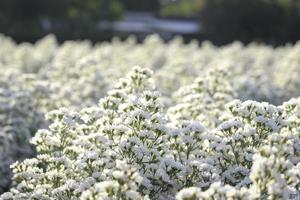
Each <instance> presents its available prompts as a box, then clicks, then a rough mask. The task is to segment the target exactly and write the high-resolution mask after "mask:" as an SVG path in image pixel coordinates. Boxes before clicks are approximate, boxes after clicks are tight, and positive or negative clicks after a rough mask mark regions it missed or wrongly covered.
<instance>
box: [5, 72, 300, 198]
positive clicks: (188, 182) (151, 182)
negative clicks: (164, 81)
mask: <svg viewBox="0 0 300 200" xmlns="http://www.w3.org/2000/svg"><path fill="white" fill-rule="evenodd" d="M152 74H153V73H152V71H150V70H148V69H143V68H140V67H134V68H133V69H132V71H131V72H130V73H129V74H128V75H127V76H126V78H124V79H120V80H119V82H118V83H117V84H116V85H115V86H114V87H113V89H111V90H110V91H109V92H108V93H107V95H106V96H105V97H103V98H102V99H100V101H99V105H98V106H92V107H87V108H84V109H82V110H81V111H72V110H70V109H66V108H60V109H58V110H54V111H51V112H49V113H48V114H47V118H48V120H49V121H50V125H49V128H48V129H40V130H39V131H38V132H37V133H36V135H35V136H34V137H33V139H32V140H31V142H32V144H34V145H35V147H36V150H37V152H38V155H37V156H36V157H35V158H30V159H25V160H24V161H22V162H16V163H15V164H13V165H12V169H13V173H14V175H13V185H12V188H11V189H10V191H9V192H6V193H4V194H3V195H2V196H1V197H0V199H4V200H8V199H175V198H176V199H184V200H193V199H265V198H266V199H280V198H281V199H287V198H291V199H293V198H294V199H295V198H297V197H298V196H297V195H298V193H297V192H299V185H300V177H299V174H300V171H299V170H300V168H299V166H300V164H299V161H300V155H299V152H300V151H299V144H300V138H299V128H298V127H299V126H298V125H299V112H300V101H299V99H292V100H291V101H289V102H286V103H284V104H283V105H282V106H273V105H271V104H268V103H258V102H255V101H246V102H241V101H239V100H234V101H231V102H230V103H228V104H227V105H226V106H224V107H226V108H227V109H228V111H227V112H226V111H224V112H223V113H224V117H223V118H222V117H221V118H222V119H223V122H221V123H219V124H218V125H216V127H207V128H206V127H205V126H203V125H201V120H199V121H195V120H193V119H190V120H186V119H184V120H182V121H180V119H178V125H177V126H172V124H171V123H170V121H169V120H168V117H167V116H166V115H165V114H164V113H165V112H164V108H163V105H162V102H161V99H160V94H159V92H158V91H156V88H155V85H154V81H153V79H152ZM219 84H221V83H219ZM215 87H216V86H215Z"/></svg>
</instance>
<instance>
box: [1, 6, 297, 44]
mask: <svg viewBox="0 0 300 200" xmlns="http://www.w3.org/2000/svg"><path fill="white" fill-rule="evenodd" d="M0 33H4V34H6V35H8V36H11V37H13V38H14V39H15V40H16V41H18V42H22V41H29V42H34V41H36V40H37V39H40V38H41V37H43V36H45V35H47V34H49V33H54V34H55V35H56V37H57V38H58V40H59V41H60V42H62V41H65V40H74V39H90V40H92V41H94V42H97V41H105V40H110V39H111V38H112V37H114V36H118V37H121V38H127V37H128V36H129V35H135V36H136V37H137V39H138V40H139V41H141V40H142V39H143V38H144V37H145V36H146V35H148V34H152V33H158V34H159V35H161V37H162V38H163V39H165V40H169V39H171V38H172V37H174V36H175V35H182V36H183V37H184V39H185V40H186V41H189V40H191V39H197V40H199V41H202V40H210V41H212V42H213V43H214V44H216V45H222V44H227V43H230V42H232V41H235V40H239V41H242V42H244V43H249V42H252V41H256V42H263V43H267V44H271V45H280V44H285V43H288V42H291V43H293V42H295V41H297V40H299V38H300V1H299V0H84V1H83V0H0Z"/></svg>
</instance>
